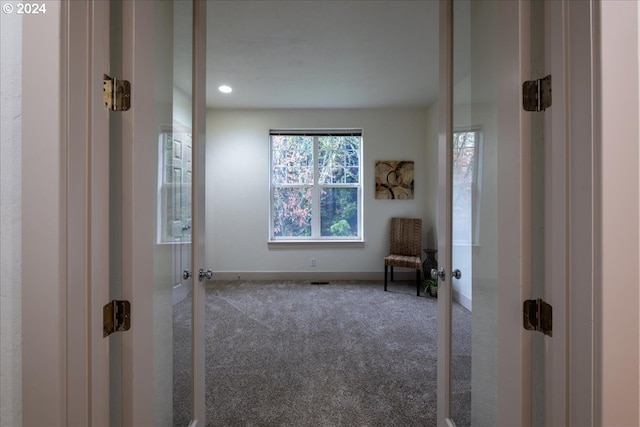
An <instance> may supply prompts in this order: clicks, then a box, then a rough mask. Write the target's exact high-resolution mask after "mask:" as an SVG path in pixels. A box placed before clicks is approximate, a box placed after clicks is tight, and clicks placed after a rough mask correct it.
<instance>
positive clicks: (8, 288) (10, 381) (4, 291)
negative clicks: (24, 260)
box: [0, 13, 22, 426]
mask: <svg viewBox="0 0 640 427" xmlns="http://www.w3.org/2000/svg"><path fill="white" fill-rule="evenodd" d="M0 29H1V31H2V33H1V34H2V35H1V36H0V40H1V43H2V46H1V48H0V58H1V59H0V81H1V82H2V83H1V84H0V98H1V100H2V101H1V102H2V107H1V108H0V114H1V120H2V121H1V128H0V129H1V130H0V134H1V135H2V140H1V141H2V142H1V144H2V145H0V253H1V254H2V257H1V258H0V425H1V426H19V425H21V424H22V399H21V395H22V322H21V319H20V317H21V304H22V302H21V290H20V285H21V278H20V265H21V256H20V251H21V238H20V229H21V223H22V219H21V216H20V214H21V207H20V205H21V190H20V185H21V166H22V162H21V159H22V153H21V149H20V147H21V144H20V142H21V140H22V103H21V96H22V86H21V85H22V17H21V15H17V14H7V13H2V14H0Z"/></svg>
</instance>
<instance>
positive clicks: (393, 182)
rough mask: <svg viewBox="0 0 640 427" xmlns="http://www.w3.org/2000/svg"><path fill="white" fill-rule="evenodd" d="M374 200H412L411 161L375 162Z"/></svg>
mask: <svg viewBox="0 0 640 427" xmlns="http://www.w3.org/2000/svg"><path fill="white" fill-rule="evenodd" d="M376 199H394V200H398V199H400V200H407V199H413V161H412V160H378V161H376Z"/></svg>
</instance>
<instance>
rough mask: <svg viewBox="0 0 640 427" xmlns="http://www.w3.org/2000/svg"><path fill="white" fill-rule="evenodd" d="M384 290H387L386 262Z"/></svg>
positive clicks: (385, 266) (385, 267)
mask: <svg viewBox="0 0 640 427" xmlns="http://www.w3.org/2000/svg"><path fill="white" fill-rule="evenodd" d="M391 268H393V267H391ZM384 291H385V292H387V264H385V265H384Z"/></svg>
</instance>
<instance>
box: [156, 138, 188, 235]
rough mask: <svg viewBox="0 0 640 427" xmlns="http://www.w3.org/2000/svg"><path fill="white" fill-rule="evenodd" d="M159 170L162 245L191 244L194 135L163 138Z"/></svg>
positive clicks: (159, 218)
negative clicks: (192, 137)
mask: <svg viewBox="0 0 640 427" xmlns="http://www.w3.org/2000/svg"><path fill="white" fill-rule="evenodd" d="M159 145H160V146H159V150H158V151H159V156H158V157H159V170H158V242H159V243H188V242H190V241H191V170H192V163H191V160H192V159H191V151H192V142H191V135H190V134H189V133H187V132H175V131H173V130H167V131H165V132H162V133H161V134H160V144H159Z"/></svg>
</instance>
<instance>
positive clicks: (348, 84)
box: [177, 0, 438, 108]
mask: <svg viewBox="0 0 640 427" xmlns="http://www.w3.org/2000/svg"><path fill="white" fill-rule="evenodd" d="M207 19H208V21H207V31H208V35H207V106H208V107H209V108H384V107H415V106H427V105H430V104H432V103H433V102H435V100H436V98H437V92H438V61H437V60H438V2H437V1H433V0H423V1H416V0H413V1H402V0H395V1H380V0H375V1H347V0H334V1H305V0H290V1H266V0H263V1H238V0H236V1H209V2H207ZM178 54H180V52H178ZM177 84H178V86H179V87H180V86H183V87H182V88H183V90H184V89H187V90H185V91H188V86H190V84H189V82H188V81H178V82H177ZM222 84H226V85H229V86H231V87H232V88H233V92H232V93H231V94H228V95H225V94H222V93H220V92H219V91H218V90H217V88H218V86H220V85H222Z"/></svg>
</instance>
